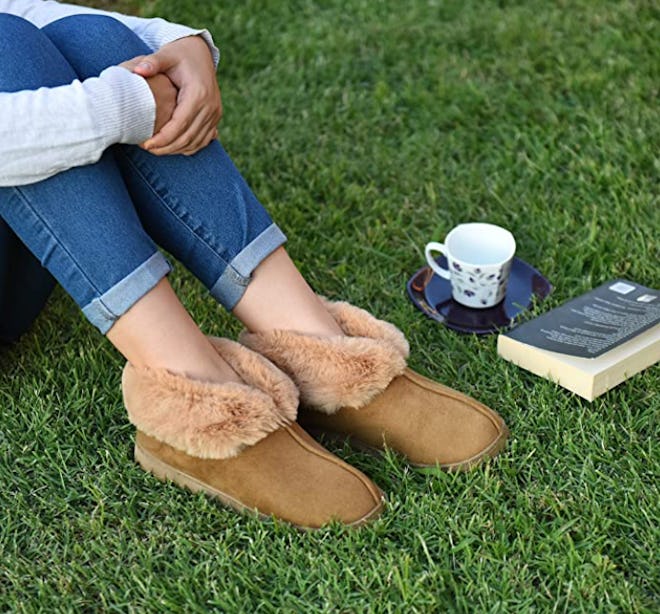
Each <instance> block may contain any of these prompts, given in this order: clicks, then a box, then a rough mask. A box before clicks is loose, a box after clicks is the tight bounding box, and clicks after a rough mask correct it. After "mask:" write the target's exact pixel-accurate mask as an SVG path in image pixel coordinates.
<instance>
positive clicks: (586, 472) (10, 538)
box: [0, 0, 660, 613]
mask: <svg viewBox="0 0 660 614" xmlns="http://www.w3.org/2000/svg"><path fill="white" fill-rule="evenodd" d="M112 4H116V3H108V2H106V3H105V6H108V5H112ZM121 4H122V6H123V8H124V9H125V10H134V11H136V12H138V13H140V12H141V14H143V15H148V16H151V15H161V16H163V17H165V18H167V19H169V20H172V21H179V22H183V23H188V24H191V25H204V26H206V27H208V28H209V29H210V30H211V31H212V33H213V35H214V37H215V40H216V42H217V44H218V46H219V47H220V48H221V51H222V59H221V64H220V68H219V80H220V85H221V88H222V91H223V99H224V104H225V118H224V119H223V121H222V124H221V129H220V138H221V140H222V142H223V143H224V144H225V146H226V148H227V149H228V150H229V152H230V153H231V155H232V156H233V157H234V159H235V161H236V163H237V165H238V167H239V168H241V169H242V170H243V172H244V174H245V176H246V177H247V178H248V180H249V181H250V183H251V185H252V186H253V188H254V189H255V191H256V193H257V194H258V195H259V196H260V198H261V199H262V201H263V202H264V204H265V205H266V206H267V208H268V209H269V211H270V212H271V213H272V215H273V217H274V218H275V219H276V220H277V221H278V223H279V224H280V226H281V227H282V228H283V230H284V231H285V232H286V233H287V235H288V237H289V244H288V249H289V251H290V254H291V255H292V257H293V258H294V259H295V260H296V262H297V263H298V264H299V266H300V268H301V270H302V271H303V273H304V274H305V276H306V277H307V278H308V279H309V281H310V283H311V284H312V285H313V286H314V287H315V288H316V289H317V290H318V291H319V292H321V293H323V294H325V295H327V296H329V297H332V298H342V299H346V300H349V301H351V302H353V303H355V304H357V305H361V306H365V307H368V308H370V309H371V310H372V311H373V312H374V313H375V314H376V315H377V316H379V317H383V318H386V319H388V320H390V321H392V322H394V323H395V324H396V325H398V326H399V327H400V328H401V329H402V330H403V331H404V332H405V333H406V335H407V336H408V338H409V339H410V341H411V345H412V348H413V351H412V356H411V360H410V363H411V365H412V366H413V367H414V368H416V369H417V370H419V371H420V372H422V373H424V374H426V375H429V376H431V377H433V378H436V379H437V380H439V381H442V382H444V383H446V384H448V385H450V386H453V387H455V388H458V389H459V390H462V391H464V392H467V393H469V394H472V395H474V396H476V397H478V398H479V399H480V400H482V401H483V402H485V403H487V404H489V405H491V406H492V407H494V408H496V409H497V410H499V411H500V413H501V414H502V415H503V416H504V418H505V419H506V421H507V423H508V425H509V426H510V428H511V431H512V438H511V440H510V443H509V445H508V447H507V449H506V451H505V452H504V453H503V454H502V455H501V456H500V457H499V458H498V459H497V460H496V461H494V462H491V463H490V464H487V465H486V466H484V467H483V468H481V469H479V470H476V471H474V472H471V473H467V474H460V475H441V476H439V477H428V476H425V475H420V474H417V473H415V472H413V471H410V470H409V469H408V468H407V466H406V464H405V463H404V462H403V461H402V460H401V459H400V458H398V457H396V456H394V455H387V456H385V457H384V458H373V457H369V456H366V455H363V454H360V453H356V452H352V451H351V450H349V449H348V448H337V447H333V446H330V447H331V449H332V450H333V451H335V452H336V453H337V454H339V455H341V456H343V457H345V458H346V459H348V460H349V462H352V463H354V464H355V465H356V466H358V467H359V468H361V469H362V470H364V471H365V472H366V473H367V474H369V475H370V476H371V477H372V478H373V479H374V480H375V481H376V482H377V483H378V484H380V485H381V487H382V488H383V489H384V490H385V491H386V492H387V493H388V508H387V511H386V513H385V514H384V515H383V517H382V518H381V519H379V520H378V521H376V522H375V523H373V524H372V525H370V526H368V527H366V528H364V529H362V530H360V531H348V530H343V529H342V528H340V527H331V528H329V529H327V530H324V531H320V532H312V533H303V532H298V531H296V530H294V529H292V528H290V527H288V526H284V525H282V524H278V523H262V522H259V521H258V520H256V519H253V518H249V517H244V516H237V515H235V514H234V513H232V512H229V511H226V510H224V509H222V508H218V507H217V506H216V505H215V504H214V503H212V502H211V501H210V500H209V499H207V498H206V497H204V496H202V495H190V494H187V493H186V492H184V491H181V490H179V489H178V488H177V487H175V486H171V485H166V484H163V483H161V482H159V481H157V480H156V479H154V478H152V477H151V476H149V475H147V474H145V473H144V472H142V471H141V470H140V469H139V468H138V467H137V465H135V464H134V463H133V461H132V449H131V442H132V434H133V429H132V427H131V425H130V424H129V423H128V421H127V418H126V415H125V410H124V408H123V405H122V399H121V391H120V374H121V367H122V366H123V359H122V358H121V356H120V355H119V353H118V352H117V351H115V350H114V348H113V347H112V346H111V345H110V343H109V342H108V341H106V340H104V339H103V338H102V337H101V335H100V334H99V333H98V332H97V331H96V329H93V328H92V327H91V326H90V325H89V324H88V323H87V322H86V320H85V319H84V318H83V316H82V315H81V313H80V312H79V311H78V309H77V307H76V306H75V304H74V303H73V301H72V300H71V299H70V298H69V297H68V296H67V295H66V294H65V293H64V292H63V291H62V289H61V288H57V290H56V291H55V293H54V294H53V296H52V298H51V300H50V302H49V304H48V306H47V308H46V310H45V311H44V312H43V314H42V315H41V316H40V317H39V319H38V321H37V323H36V324H35V326H34V327H33V329H32V330H31V331H30V332H29V333H28V334H27V335H26V336H25V337H24V338H23V339H22V340H21V342H20V344H19V345H18V346H16V347H15V348H13V349H11V350H4V351H3V354H2V358H1V360H2V362H1V364H2V376H1V378H0V399H1V402H2V410H3V411H2V416H3V419H2V425H1V427H0V481H1V483H2V485H3V487H2V490H1V492H0V510H1V511H0V514H1V520H2V521H1V522H0V610H2V611H12V612H37V611H44V612H56V611H57V612H59V611H71V612H73V611H94V610H98V611H122V612H123V611H134V612H143V611H158V612H183V611H185V612H204V611H207V610H213V609H217V610H219V611H227V612H249V613H252V612H276V611H283V612H301V613H307V612H317V611H319V612H321V611H322V612H335V611H336V612H404V613H408V612H445V611H459V612H528V611H529V612H657V611H660V555H659V554H658V552H660V494H659V489H658V484H659V482H660V447H659V445H658V433H659V432H660V425H659V414H660V398H659V397H660V395H659V394H658V393H659V389H660V385H659V384H660V370H659V369H658V367H655V368H651V369H649V370H647V371H646V372H645V373H643V374H640V375H638V376H636V377H634V378H632V379H631V380H629V381H628V382H627V383H625V384H623V385H621V386H620V387H618V388H616V389H615V390H613V391H611V392H610V393H608V394H606V395H604V396H603V397H601V398H599V399H598V400H596V401H595V402H594V403H591V404H589V403H587V402H585V401H582V400H580V399H579V398H577V397H575V396H573V395H571V394H570V393H568V392H567V391H565V390H563V389H560V388H557V387H556V386H554V385H553V384H551V383H550V382H547V381H546V380H544V379H541V378H537V377H535V376H533V375H530V374H528V373H526V372H523V371H521V370H519V369H517V368H516V367H515V366H513V365H511V364H509V363H506V362H504V361H502V360H499V359H497V358H496V352H495V338H494V337H488V338H476V337H471V336H461V335H458V334H456V333H453V332H452V331H449V330H447V329H445V328H443V327H442V326H440V325H437V324H435V323H433V322H431V321H430V320H427V319H425V317H424V316H423V315H422V314H421V313H419V312H417V311H416V310H415V309H414V308H413V307H412V305H411V304H410V303H409V301H408V299H407V297H406V295H405V291H404V285H405V282H406V280H407V279H408V277H409V276H410V275H411V274H412V273H413V272H414V271H415V270H416V269H417V268H418V267H420V266H421V265H422V263H423V245H424V243H425V242H427V241H429V240H432V239H434V240H440V239H442V238H443V237H444V235H445V233H446V232H447V230H448V229H450V228H451V227H452V226H454V225H455V224H457V223H459V222H461V221H474V220H488V221H491V222H494V223H497V224H502V225H505V226H507V227H509V228H510V229H511V230H512V231H513V233H514V234H515V235H516V237H517V239H518V255H519V256H521V257H522V258H524V259H526V260H528V261H529V262H531V263H533V264H534V265H536V266H537V267H538V268H539V269H540V270H541V271H542V272H544V273H545V274H546V275H547V276H548V277H549V278H550V279H551V280H552V282H553V283H554V285H555V291H554V293H553V294H552V296H551V297H550V298H549V299H548V301H547V302H546V304H544V305H543V306H542V307H541V309H542V310H545V309H547V308H549V307H551V306H554V305H556V304H559V303H560V302H563V301H565V300H566V299H568V298H570V297H573V296H576V295H577V294H579V293H581V292H583V291H585V290H587V289H589V288H592V287H595V286H596V285H598V284H600V283H603V282H604V281H607V280H608V279H611V278H614V277H618V276H621V277H627V278H630V279H633V280H637V281H639V282H641V283H644V284H646V285H654V286H655V287H658V285H659V282H660V266H659V262H660V248H659V244H658V236H659V234H658V231H659V230H660V203H659V200H658V194H659V190H658V187H659V185H658V177H659V173H660V159H659V158H658V151H659V145H660V138H659V137H660V114H659V113H658V84H659V83H660V63H659V62H658V58H659V57H660V45H659V43H658V41H659V40H660V32H659V28H658V25H659V23H660V13H659V12H658V9H657V6H654V5H653V3H652V2H647V1H643V0H639V1H632V0H620V1H605V0H598V1H595V0H593V1H590V0H575V1H573V2H567V1H564V0H561V1H559V0H558V1H555V2H548V1H545V0H544V1H542V0H529V1H527V2H520V1H518V2H515V1H511V2H509V1H500V2H496V1H494V0H480V1H476V0H474V1H473V0H439V1H436V0H410V1H408V2H401V1H394V0H387V1H381V0H347V1H345V2H339V1H337V0H328V1H326V2H311V1H308V0H296V1H292V2H276V1H271V2H263V1H261V2H258V1H256V0H244V1H241V2H238V1H235V0H223V1H217V2H216V1H207V2H193V1H192V0H176V1H175V0H156V1H154V2H152V1H150V2H130V1H129V2H122V3H121ZM170 279H171V280H172V282H173V284H174V286H175V288H176V290H177V292H178V293H179V295H180V296H181V298H182V300H183V301H184V303H185V305H186V307H187V308H188V309H189V310H190V311H191V312H192V314H193V315H194V317H195V318H196V320H197V321H198V322H199V323H200V325H201V326H202V328H203V329H204V330H205V331H206V332H208V333H213V334H218V335H226V336H234V335H236V334H237V333H238V331H239V326H238V324H237V323H236V322H235V321H233V320H232V319H230V317H229V316H228V315H227V314H225V313H223V312H222V311H221V310H220V309H219V308H218V307H217V306H216V305H215V304H213V302H212V300H211V299H210V298H209V296H208V295H207V293H206V291H205V290H204V288H203V287H202V286H201V284H200V283H199V282H198V281H197V280H195V279H194V278H193V277H192V275H190V274H189V273H188V272H187V271H185V270H184V269H183V268H182V267H181V266H180V265H178V264H177V268H176V270H175V271H174V273H173V274H172V275H170ZM654 553H655V554H654Z"/></svg>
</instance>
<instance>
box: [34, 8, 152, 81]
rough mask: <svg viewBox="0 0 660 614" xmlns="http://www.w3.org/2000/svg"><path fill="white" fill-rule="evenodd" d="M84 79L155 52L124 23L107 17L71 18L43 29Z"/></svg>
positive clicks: (74, 16)
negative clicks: (136, 57) (139, 56)
mask: <svg viewBox="0 0 660 614" xmlns="http://www.w3.org/2000/svg"><path fill="white" fill-rule="evenodd" d="M43 32H44V34H46V36H48V38H50V40H51V41H52V42H53V43H54V44H55V46H56V47H57V48H58V49H59V50H60V52H61V53H62V55H63V56H64V57H65V58H66V59H67V60H68V62H69V63H70V64H71V65H72V66H73V67H74V68H75V70H76V72H77V73H78V75H79V76H80V78H81V79H86V78H88V77H95V76H98V75H99V74H100V73H101V72H102V71H103V70H104V69H106V68H107V67H108V66H115V65H117V64H121V63H122V62H125V61H126V60H130V59H131V58H134V57H135V56H138V55H146V54H150V53H152V50H151V49H150V48H149V46H148V45H147V44H146V43H145V42H144V41H143V40H142V39H141V38H140V37H139V36H138V35H137V34H135V32H133V31H132V30H131V29H130V28H128V27H127V26H125V25H124V24H123V23H122V22H121V21H119V20H117V19H115V18H113V17H110V16H107V15H70V16H69V17H64V18H62V19H58V20H57V21H54V22H53V23H50V24H48V25H47V26H45V27H44V28H43Z"/></svg>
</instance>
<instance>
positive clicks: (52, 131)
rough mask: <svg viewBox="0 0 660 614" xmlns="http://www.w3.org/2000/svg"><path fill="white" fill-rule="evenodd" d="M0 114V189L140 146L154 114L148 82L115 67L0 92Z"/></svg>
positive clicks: (149, 131)
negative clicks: (120, 147) (114, 149)
mask: <svg viewBox="0 0 660 614" xmlns="http://www.w3.org/2000/svg"><path fill="white" fill-rule="evenodd" d="M0 110H1V114H2V116H3V121H1V122H0V187H7V186H18V185H26V184H29V183H35V182H37V181H41V180H42V179H46V178H48V177H51V176H52V175H55V174H57V173H60V172H62V171H64V170H67V169H69V168H72V167H74V166H82V165H85V164H92V163H94V162H96V161H98V159H99V158H100V157H101V155H102V154H103V152H104V151H105V149H106V148H107V147H109V146H110V145H112V144H114V143H133V144H136V143H141V142H143V141H145V140H147V139H148V138H149V137H150V136H151V135H152V133H153V127H154V122H155V115H156V109H155V103H154V98H153V95H152V94H151V90H150V88H149V85H148V84H147V82H146V81H145V80H144V79H143V78H142V77H140V76H139V75H134V74H133V73H131V72H130V71H128V70H126V69H125V68H121V67H119V66H111V67H110V68H106V69H105V70H104V71H103V72H102V73H101V74H100V75H99V76H98V77H92V78H90V79H85V81H83V82H82V83H81V82H80V81H77V80H76V81H73V83H70V84H69V85H62V86H59V87H42V88H40V89H38V90H23V91H20V92H11V93H6V92H5V93H0Z"/></svg>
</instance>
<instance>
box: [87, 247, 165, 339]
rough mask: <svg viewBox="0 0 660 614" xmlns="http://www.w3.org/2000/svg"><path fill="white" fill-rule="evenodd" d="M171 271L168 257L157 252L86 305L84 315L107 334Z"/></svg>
mask: <svg viewBox="0 0 660 614" xmlns="http://www.w3.org/2000/svg"><path fill="white" fill-rule="evenodd" d="M171 270H172V266H171V265H170V263H169V262H168V261H167V259H166V258H165V256H163V254H161V253H160V252H159V251H157V252H155V253H154V254H153V255H152V256H150V257H149V258H147V260H145V261H144V262H143V263H142V264H141V265H140V266H138V267H137V268H136V269H135V270H134V271H132V272H131V273H129V274H128V275H127V276H126V277H124V278H123V279H122V280H120V281H119V282H117V283H116V284H115V285H114V286H112V288H110V289H109V290H108V291H107V292H104V293H103V294H102V295H101V296H99V297H98V298H95V299H93V300H92V301H91V302H90V303H88V304H87V305H85V307H83V309H82V312H83V314H84V315H85V317H87V319H88V320H89V321H90V322H91V323H92V324H93V325H94V326H96V327H97V328H98V329H99V330H100V331H101V333H102V334H104V335H105V334H106V333H107V332H108V331H109V330H110V328H111V327H112V325H113V324H114V323H115V321H116V320H117V319H119V317H120V316H122V315H123V314H124V313H126V312H127V311H128V310H129V309H130V308H131V307H132V306H133V305H134V304H135V303H137V301H138V300H140V299H141V298H142V297H143V296H144V295H145V294H146V293H147V292H149V290H151V289H152V288H153V287H154V286H155V285H156V284H157V283H158V282H159V281H160V280H161V279H162V278H163V277H165V275H167V274H168V273H169V272H170V271H171Z"/></svg>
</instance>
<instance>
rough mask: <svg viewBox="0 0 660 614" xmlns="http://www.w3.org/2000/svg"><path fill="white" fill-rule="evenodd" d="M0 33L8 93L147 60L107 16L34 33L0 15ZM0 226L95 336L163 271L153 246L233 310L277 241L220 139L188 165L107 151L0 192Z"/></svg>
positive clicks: (183, 160)
mask: <svg viewBox="0 0 660 614" xmlns="http://www.w3.org/2000/svg"><path fill="white" fill-rule="evenodd" d="M0 31H1V32H2V37H1V38H0V58H2V59H1V60H0V91H6V92H12V91H19V90H25V89H36V88H38V87H42V86H47V87H53V86H57V85H65V84H68V83H70V82H71V81H73V80H74V79H76V78H78V79H85V78H87V77H90V76H96V75H98V74H99V73H100V72H101V71H102V70H103V69H104V68H106V67H108V66H111V65H115V64H119V63H120V62H123V61H124V60H127V59H130V58H132V57H135V56H136V55H141V54H148V53H151V50H150V49H149V48H148V47H147V46H146V44H145V43H144V42H143V41H142V40H141V39H140V38H138V37H137V36H136V35H135V34H134V33H133V32H132V31H131V30H129V29H128V28H126V27H125V26H124V25H122V24H121V23H120V22H118V21H116V20H114V19H112V18H110V17H105V16H96V15H77V16H72V17H66V18H64V19H61V20H59V21H56V22H54V23H51V24H49V25H48V26H46V27H45V28H43V29H42V30H39V29H38V28H36V27H35V26H33V25H32V24H30V23H29V22H27V21H25V20H23V19H20V18H18V17H15V16H11V15H7V14H0ZM63 128H64V127H63ZM0 217H2V218H3V219H4V220H5V221H6V222H7V223H8V225H9V226H10V227H11V228H12V230H13V231H14V232H15V233H16V235H18V237H19V238H20V239H21V240H22V241H23V242H24V243H25V245H26V246H27V247H28V248H29V249H30V251H31V252H32V253H33V254H34V255H35V256H36V257H37V258H38V259H39V261H40V262H41V264H42V265H43V266H44V267H46V268H47V269H48V270H49V271H50V272H51V273H52V274H53V276H54V277H55V278H56V279H57V280H58V282H59V283H60V284H61V285H62V286H63V287H64V289H65V290H66V291H67V292H68V293H69V294H70V295H71V296H72V297H73V299H74V300H75V301H76V303H77V304H78V305H79V306H80V307H81V309H82V310H83V313H84V314H85V316H86V317H87V318H88V319H89V320H90V321H91V322H92V324H94V325H95V326H96V327H97V328H98V329H99V330H100V331H101V332H102V333H104V334H105V333H106V332H107V331H108V330H109V329H110V327H111V326H112V324H113V323H114V321H115V320H116V319H117V318H118V317H119V316H121V315H122V314H123V313H125V312H126V311H127V310H128V309H129V308H130V307H131V306H132V305H133V304H134V303H135V302H136V301H137V300H139V299H140V298H141V297H142V296H143V295H144V294H146V293H147V292H148V291H149V290H150V289H151V288H153V286H155V285H156V283H158V281H159V280H160V279H161V278H162V277H163V276H164V275H166V274H168V273H169V271H170V270H171V266H170V264H169V262H168V261H167V259H166V258H165V257H164V256H163V254H162V253H161V252H160V251H159V250H158V247H157V246H161V247H162V248H164V249H166V250H167V251H168V252H169V253H170V254H172V255H173V256H174V257H175V258H177V259H179V260H180V261H181V262H182V263H183V264H184V265H185V266H186V267H187V268H188V269H190V270H191V271H192V272H193V274H195V275H196V276H197V277H198V278H199V279H200V281H201V282H202V283H203V284H204V285H205V286H206V287H207V288H208V290H209V291H210V292H211V294H212V296H213V297H215V298H216V299H217V300H218V301H219V302H220V303H221V304H223V305H224V306H225V307H226V308H227V309H232V308H233V307H234V306H235V305H236V303H237V302H238V300H239V299H240V298H241V296H242V295H243V293H244V291H245V288H246V287H247V284H248V283H249V280H250V276H251V273H252V271H253V270H254V269H255V268H256V267H257V265H258V264H259V263H260V262H261V261H262V260H263V259H264V258H265V257H266V256H268V255H269V254H270V253H271V252H272V251H274V250H275V249H276V248H277V247H279V246H280V245H282V244H283V243H284V242H285V241H286V237H285V236H284V234H283V233H282V232H281V230H280V229H279V228H278V227H277V226H276V225H275V224H274V223H273V222H272V220H271V218H270V217H269V215H268V214H267V213H266V211H265V210H264V208H263V207H262V206H261V205H260V204H259V202H258V201H257V199H256V198H255V196H254V195H253V193H252V192H251V191H250V189H249V187H248V186H247V185H246V183H245V181H244V180H243V178H242V177H241V175H240V174H239V173H238V171H237V170H236V168H235V166H234V165H233V163H232V162H231V160H230V158H229V156H228V155H227V154H226V152H225V151H224V149H223V148H222V146H221V145H220V143H218V142H217V141H215V142H213V143H211V145H209V146H208V147H206V148H205V149H203V150H202V151H200V152H198V153H197V154H195V155H194V156H180V155H175V156H160V157H159V156H154V155H152V154H149V153H147V152H145V151H144V150H142V149H140V148H139V147H137V146H134V145H115V146H113V147H111V148H110V149H108V150H107V151H106V152H105V153H104V155H103V156H102V158H101V159H100V160H99V162H97V163H96V164H91V165H88V166H82V167H77V168H72V169H70V170H68V171H65V172H62V173H59V174H57V175H55V176H53V177H50V178H49V179H46V180H44V181H40V182H38V183H34V184H31V185H25V186H20V187H13V188H0Z"/></svg>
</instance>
